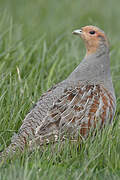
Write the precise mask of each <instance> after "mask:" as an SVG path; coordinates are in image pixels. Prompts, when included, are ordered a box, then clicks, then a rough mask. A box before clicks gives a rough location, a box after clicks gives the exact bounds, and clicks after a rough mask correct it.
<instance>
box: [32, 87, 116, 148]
mask: <svg viewBox="0 0 120 180" xmlns="http://www.w3.org/2000/svg"><path fill="white" fill-rule="evenodd" d="M113 111H114V102H113V98H112V96H111V95H110V94H109V93H108V91H107V90H106V89H104V88H103V87H102V86H100V85H81V86H79V87H74V88H69V89H65V90H64V93H63V95H62V96H61V97H60V98H59V99H58V100H57V101H56V102H55V103H54V105H53V106H52V107H51V108H50V109H49V111H48V112H47V114H46V116H45V118H44V119H43V121H42V123H41V125H40V126H38V127H37V128H36V132H35V137H36V138H35V141H36V142H37V143H38V144H40V145H42V144H43V143H45V142H46V143H49V141H57V140H58V139H59V138H60V139H61V138H65V134H66V135H68V134H69V135H70V136H68V137H71V138H72V137H74V138H76V137H78V134H80V135H81V136H82V137H86V136H87V135H88V131H89V129H90V127H93V128H95V127H96V123H97V122H98V121H99V125H100V126H102V125H103V124H104V122H105V121H106V120H107V119H109V120H111V119H112V117H113Z"/></svg>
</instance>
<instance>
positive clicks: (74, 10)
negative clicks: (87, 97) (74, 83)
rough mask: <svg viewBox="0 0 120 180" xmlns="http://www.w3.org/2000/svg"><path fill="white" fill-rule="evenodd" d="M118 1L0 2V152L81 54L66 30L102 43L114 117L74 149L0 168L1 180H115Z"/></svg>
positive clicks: (118, 158) (119, 175)
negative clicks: (88, 30)
mask: <svg viewBox="0 0 120 180" xmlns="http://www.w3.org/2000/svg"><path fill="white" fill-rule="evenodd" d="M119 7H120V1H119V0H116V1H113V0H106V1H104V0H101V1H96V0H91V1H87V0H86V1H82V0H79V1H78V0H76V1H72V0H69V1H68V0H60V1H57V0H51V1H45V0H36V1H35V0H11V1H4V0H1V1H0V112H1V113H0V150H2V149H3V148H4V147H5V146H6V145H8V144H9V143H10V139H11V137H12V135H13V134H14V133H16V132H17V131H18V129H19V127H20V125H21V124H22V120H23V119H24V117H25V115H26V114H27V113H28V111H29V110H30V109H31V108H32V106H33V104H34V103H35V102H36V101H37V100H38V99H39V97H40V96H41V94H42V93H43V92H45V91H46V90H47V89H48V88H50V87H51V86H52V85H54V84H55V83H58V82H60V81H62V80H63V79H65V78H66V77H67V76H68V75H69V74H70V73H71V72H72V71H73V69H74V68H75V67H76V66H77V65H78V64H79V63H80V61H81V59H82V58H83V56H84V54H85V49H84V46H83V43H82V41H81V40H80V39H79V38H77V37H74V36H72V34H71V32H72V30H74V29H76V28H80V27H81V26H84V25H88V24H92V25H97V26H99V27H101V28H102V29H104V30H105V32H106V34H107V35H108V38H109V41H110V44H111V46H110V50H111V51H110V55H111V73H112V78H113V83H114V87H115V93H116V96H117V112H116V116H115V118H114V123H113V125H112V126H111V127H109V128H106V129H104V130H103V132H102V134H101V133H98V134H97V136H96V137H95V139H94V141H93V140H92V139H91V138H88V139H87V140H86V141H85V142H83V144H82V146H81V147H79V148H78V145H77V144H75V145H72V144H70V143H68V142H66V143H65V145H63V148H62V150H59V145H58V147H57V145H56V148H55V150H52V148H51V147H50V146H49V147H45V148H44V152H43V153H41V152H40V151H36V152H34V153H33V154H31V155H28V153H27V152H25V153H24V154H23V155H21V156H20V157H14V159H13V160H12V161H7V162H6V163H5V164H0V179H2V180H7V179H9V180H14V179H18V180H19V179H20V180H21V179H23V180H34V179H35V180H36V179H42V180H45V179H50V180H56V179H58V180H62V179H63V180H64V179H68V180H72V179H75V180H78V179H91V180H92V179H96V180H98V179H106V180H107V179H111V180H112V179H115V180H116V179H120V121H119V120H120V115H119V114H120V48H119V47H120V40H119V37H120V23H119V21H120V10H119Z"/></svg>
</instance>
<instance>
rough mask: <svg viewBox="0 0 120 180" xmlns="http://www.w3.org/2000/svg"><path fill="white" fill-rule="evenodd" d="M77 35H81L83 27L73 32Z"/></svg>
mask: <svg viewBox="0 0 120 180" xmlns="http://www.w3.org/2000/svg"><path fill="white" fill-rule="evenodd" d="M72 33H73V34H75V35H81V34H82V30H81V29H77V30H75V31H73V32H72Z"/></svg>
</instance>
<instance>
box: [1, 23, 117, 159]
mask: <svg viewBox="0 0 120 180" xmlns="http://www.w3.org/2000/svg"><path fill="white" fill-rule="evenodd" d="M72 33H73V35H77V36H78V37H80V38H81V39H82V40H83V42H84V45H85V48H86V54H85V56H84V58H83V60H82V61H81V62H80V64H79V65H78V66H77V67H76V68H75V69H74V71H73V72H72V73H71V74H70V75H69V76H68V77H67V78H66V79H65V80H63V81H62V82H60V83H58V84H56V85H54V86H53V87H52V88H50V89H48V91H47V92H45V93H44V94H43V95H42V96H41V97H40V99H39V100H38V102H37V103H36V104H35V106H34V108H33V109H31V111H30V112H29V113H28V114H27V115H26V117H25V119H24V120H23V122H22V125H21V127H20V128H19V130H18V133H16V134H14V135H13V137H12V138H11V143H10V145H9V146H8V147H6V148H5V150H3V152H1V155H0V156H3V155H4V156H7V155H8V154H9V153H13V154H14V153H15V152H16V151H17V149H19V150H20V151H21V152H23V151H24V149H25V147H26V146H27V147H28V148H30V149H31V150H33V148H34V146H35V144H36V145H37V146H38V147H39V148H40V147H41V146H43V145H44V144H49V143H50V142H54V143H55V142H56V143H57V142H58V141H59V140H60V141H61V142H63V141H64V140H65V139H66V138H69V139H71V140H72V139H75V140H76V139H78V137H81V139H86V138H87V137H88V136H89V133H90V131H91V129H92V130H93V131H94V130H95V128H97V127H98V128H99V129H102V128H103V127H104V126H105V125H108V124H111V123H112V121H113V117H114V115H115V111H116V97H115V92H114V87H113V83H112V78H111V72H110V57H109V43H108V39H107V37H106V35H105V33H104V31H103V30H101V29H100V28H98V27H96V26H92V25H88V26H83V27H81V28H80V29H77V30H74V31H73V32H72Z"/></svg>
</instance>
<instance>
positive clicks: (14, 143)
mask: <svg viewBox="0 0 120 180" xmlns="http://www.w3.org/2000/svg"><path fill="white" fill-rule="evenodd" d="M24 147H25V142H24V141H23V139H22V138H21V136H19V135H18V134H14V135H13V137H12V139H11V144H10V145H9V146H8V147H6V148H5V149H4V150H3V151H2V152H0V162H1V161H2V160H5V159H7V158H9V157H10V158H11V157H13V155H14V154H15V153H16V152H17V151H19V152H20V151H23V150H24Z"/></svg>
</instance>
